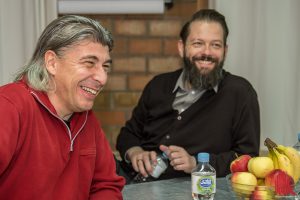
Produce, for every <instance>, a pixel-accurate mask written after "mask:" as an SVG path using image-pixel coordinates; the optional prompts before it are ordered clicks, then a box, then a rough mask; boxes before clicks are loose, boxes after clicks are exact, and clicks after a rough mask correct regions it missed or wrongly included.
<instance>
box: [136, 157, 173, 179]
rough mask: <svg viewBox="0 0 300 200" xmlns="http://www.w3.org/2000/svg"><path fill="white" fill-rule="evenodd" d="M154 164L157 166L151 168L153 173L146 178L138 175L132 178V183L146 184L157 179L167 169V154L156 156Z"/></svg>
mask: <svg viewBox="0 0 300 200" xmlns="http://www.w3.org/2000/svg"><path fill="white" fill-rule="evenodd" d="M156 162H157V164H156V165H153V166H152V167H153V171H152V173H151V174H149V176H148V177H144V176H143V175H142V174H140V173H138V174H137V175H136V176H135V177H134V178H133V183H141V182H148V181H153V180H155V179H157V178H158V177H159V176H160V175H161V174H162V173H163V172H164V171H166V169H167V168H168V165H169V161H168V156H167V154H166V153H164V152H163V153H162V154H158V155H157V156H156Z"/></svg>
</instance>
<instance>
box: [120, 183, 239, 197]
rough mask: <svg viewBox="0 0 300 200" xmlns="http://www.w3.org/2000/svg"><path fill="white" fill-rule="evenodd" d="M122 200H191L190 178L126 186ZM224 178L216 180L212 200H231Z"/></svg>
mask: <svg viewBox="0 0 300 200" xmlns="http://www.w3.org/2000/svg"><path fill="white" fill-rule="evenodd" d="M123 198H124V200H192V199H193V198H192V194H191V178H190V177H185V178H175V179H169V180H161V181H153V182H147V183H139V184H131V185H126V186H125V187H124V189H123ZM232 199H233V197H232V196H231V193H230V192H229V188H228V186H227V183H226V179H225V178H217V190H216V194H215V198H214V200H232Z"/></svg>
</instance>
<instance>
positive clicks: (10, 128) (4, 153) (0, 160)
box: [0, 95, 20, 177]
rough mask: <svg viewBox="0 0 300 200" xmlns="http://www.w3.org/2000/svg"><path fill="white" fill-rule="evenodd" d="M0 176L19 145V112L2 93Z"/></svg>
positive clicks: (0, 99) (0, 110)
mask: <svg viewBox="0 0 300 200" xmlns="http://www.w3.org/2000/svg"><path fill="white" fill-rule="evenodd" d="M0 113H1V114H0V121H1V126H0V177H1V175H2V173H3V172H4V171H5V169H6V168H7V166H8V164H9V163H10V161H11V159H12V157H13V155H14V152H15V149H16V147H17V141H18V133H19V127H20V125H19V114H18V111H17V109H16V107H15V106H14V105H13V103H12V102H11V101H9V100H8V99H6V98H5V97H3V96H2V95H0Z"/></svg>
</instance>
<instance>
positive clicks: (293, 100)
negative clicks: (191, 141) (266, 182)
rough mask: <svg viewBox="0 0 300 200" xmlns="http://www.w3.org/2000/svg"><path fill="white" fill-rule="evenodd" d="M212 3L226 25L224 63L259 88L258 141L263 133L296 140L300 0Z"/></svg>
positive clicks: (291, 141) (298, 129)
mask: <svg viewBox="0 0 300 200" xmlns="http://www.w3.org/2000/svg"><path fill="white" fill-rule="evenodd" d="M210 3H211V4H210V6H211V7H213V8H216V9H217V10H218V11H220V12H221V13H222V14H224V16H225V17H226V20H227V22H228V25H229V32H230V33H229V41H228V43H229V53H228V56H227V60H226V63H225V69H227V70H229V71H230V72H232V73H234V74H238V75H241V76H243V77H246V78H247V79H248V80H249V81H250V82H251V83H252V84H253V86H254V87H255V88H256V91H257V93H258V96H259V101H260V109H261V146H262V147H263V148H264V146H263V141H264V140H265V138H266V137H270V138H271V139H273V140H274V141H275V142H277V143H281V144H284V145H293V144H295V143H296V139H297V133H298V132H300V81H299V80H298V79H299V77H300V66H299V63H300V37H299V35H300V22H299V19H300V12H299V8H300V1H298V0H284V1H282V0H263V1H262V0H251V1H250V0H214V1H211V2H210Z"/></svg>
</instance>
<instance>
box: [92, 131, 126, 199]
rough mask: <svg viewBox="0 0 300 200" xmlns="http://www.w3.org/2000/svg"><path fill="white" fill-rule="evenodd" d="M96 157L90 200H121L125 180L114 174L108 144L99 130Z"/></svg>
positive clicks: (113, 163) (111, 154)
mask: <svg viewBox="0 0 300 200" xmlns="http://www.w3.org/2000/svg"><path fill="white" fill-rule="evenodd" d="M96 145H97V155H96V166H95V173H94V178H93V181H92V185H91V191H90V199H91V200H107V199H109V200H122V199H123V198H122V193H121V191H122V189H123V187H124V185H125V179H124V178H123V177H121V176H118V175H117V174H116V163H115V159H114V155H113V153H112V151H111V148H110V146H109V143H108V142H107V140H106V138H105V134H104V132H103V130H102V129H101V128H100V130H99V134H98V135H97V136H96Z"/></svg>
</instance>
